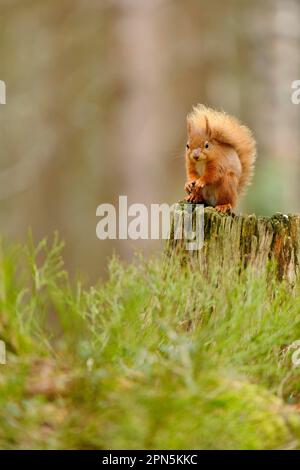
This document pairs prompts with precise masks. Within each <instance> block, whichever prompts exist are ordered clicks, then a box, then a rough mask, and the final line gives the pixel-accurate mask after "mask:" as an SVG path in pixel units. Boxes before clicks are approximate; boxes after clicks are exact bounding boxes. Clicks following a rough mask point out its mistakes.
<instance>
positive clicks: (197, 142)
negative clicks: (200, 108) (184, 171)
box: [186, 116, 219, 163]
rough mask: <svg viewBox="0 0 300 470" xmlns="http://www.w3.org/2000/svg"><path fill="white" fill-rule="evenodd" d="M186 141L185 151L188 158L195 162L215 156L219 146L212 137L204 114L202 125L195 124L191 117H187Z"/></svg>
mask: <svg viewBox="0 0 300 470" xmlns="http://www.w3.org/2000/svg"><path fill="white" fill-rule="evenodd" d="M187 131H188V141H187V144H186V152H187V156H188V158H189V159H190V160H191V161H193V162H195V163H197V162H201V161H209V160H212V159H214V158H215V152H216V150H217V147H219V144H218V142H217V141H216V140H215V139H213V138H212V131H211V128H210V125H209V121H208V118H207V116H204V119H203V125H201V126H199V125H196V124H195V122H193V120H192V119H191V118H189V117H188V118H187Z"/></svg>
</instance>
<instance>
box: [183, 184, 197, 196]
mask: <svg viewBox="0 0 300 470" xmlns="http://www.w3.org/2000/svg"><path fill="white" fill-rule="evenodd" d="M195 183H196V181H189V182H187V183H185V185H184V190H185V192H186V193H188V194H191V192H192V191H193V189H194V187H195Z"/></svg>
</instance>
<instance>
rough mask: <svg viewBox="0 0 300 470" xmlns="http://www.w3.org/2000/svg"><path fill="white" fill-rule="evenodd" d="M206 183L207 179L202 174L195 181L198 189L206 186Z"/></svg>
mask: <svg viewBox="0 0 300 470" xmlns="http://www.w3.org/2000/svg"><path fill="white" fill-rule="evenodd" d="M205 184H206V183H205V180H204V179H203V177H202V176H201V177H200V178H198V179H197V181H196V183H195V187H196V189H202V188H204V186H205Z"/></svg>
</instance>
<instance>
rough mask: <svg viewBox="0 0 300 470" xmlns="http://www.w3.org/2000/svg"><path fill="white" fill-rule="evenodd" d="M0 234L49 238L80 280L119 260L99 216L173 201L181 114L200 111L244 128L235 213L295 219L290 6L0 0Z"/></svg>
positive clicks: (257, 1) (297, 117)
mask: <svg viewBox="0 0 300 470" xmlns="http://www.w3.org/2000/svg"><path fill="white" fill-rule="evenodd" d="M0 79H1V80H4V81H5V82H6V86H7V104H6V105H1V106H0V143H1V149H0V152H1V153H0V155H1V157H0V224H1V235H4V236H6V237H9V238H13V239H16V240H20V241H23V240H24V239H25V237H26V233H27V231H28V228H29V227H32V230H33V233H34V236H35V238H36V239H39V238H41V237H44V236H45V235H48V236H50V235H51V234H52V233H53V231H54V230H58V231H59V233H60V235H61V237H62V238H63V239H64V240H65V242H66V251H65V255H66V260H67V265H68V267H69V268H70V269H71V270H72V271H73V272H76V269H77V268H80V270H82V271H83V272H85V273H86V274H87V276H88V278H89V279H90V280H91V281H94V280H95V279H96V278H98V276H99V275H103V274H104V273H105V266H106V259H107V257H108V256H109V255H110V254H111V253H112V252H113V251H116V252H117V253H119V254H120V255H121V256H122V257H123V258H125V259H126V258H130V256H131V254H132V251H133V250H135V249H140V248H141V249H142V250H143V251H145V252H147V253H148V252H151V251H153V250H156V249H158V248H159V247H160V246H161V244H160V243H159V242H150V241H143V242H138V243H137V242H132V241H105V242H104V241H99V240H97V239H96V233H95V229H96V224H97V218H96V208H97V206H98V205H99V204H101V203H104V202H109V203H113V204H117V203H118V197H119V195H122V194H124V195H128V202H129V203H134V202H139V203H146V204H150V203H161V202H167V203H173V202H175V201H177V200H178V199H181V198H182V197H183V195H184V192H183V186H184V182H185V171H184V159H183V155H184V148H185V143H186V114H187V113H188V112H189V111H190V109H191V107H192V105H193V104H197V103H198V102H202V103H205V104H208V105H211V106H213V107H217V108H224V109H225V110H226V111H228V112H230V113H233V114H235V115H237V116H238V117H239V118H240V119H241V120H243V121H244V122H245V123H246V124H248V125H249V126H250V127H251V128H252V129H253V131H254V133H255V136H256V138H257V142H258V161H257V170H256V174H255V179H254V184H253V186H252V188H251V190H250V191H249V193H248V194H247V197H246V198H245V199H244V200H243V202H242V204H241V207H240V210H243V211H247V212H256V213H258V214H271V213H273V212H276V211H282V212H285V213H286V212H296V211H298V212H299V211H300V185H299V181H300V137H299V126H300V105H299V106H297V105H294V104H292V101H291V94H292V90H291V84H292V82H293V81H294V80H297V79H300V1H299V0H285V1H282V0H251V1H249V2H246V1H243V0H239V1H238V0H223V1H221V0H218V1H217V0H209V1H208V0H185V1H182V0H42V1H41V0H0Z"/></svg>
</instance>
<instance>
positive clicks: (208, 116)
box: [188, 104, 256, 194]
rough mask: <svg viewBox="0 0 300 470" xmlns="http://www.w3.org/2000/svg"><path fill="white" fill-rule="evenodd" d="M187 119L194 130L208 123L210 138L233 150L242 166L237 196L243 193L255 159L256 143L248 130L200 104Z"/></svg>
mask: <svg viewBox="0 0 300 470" xmlns="http://www.w3.org/2000/svg"><path fill="white" fill-rule="evenodd" d="M188 119H189V120H191V121H192V123H193V124H194V126H195V127H196V128H197V127H198V128H204V129H205V126H207V123H208V125H209V131H210V135H211V137H212V138H215V139H216V140H217V141H218V142H220V143H224V144H228V145H230V146H231V147H233V148H234V149H235V151H236V153H237V154H238V156H239V159H240V162H241V165H242V175H241V178H240V181H239V188H238V190H239V194H241V193H243V192H244V190H245V189H246V187H247V186H248V185H249V184H250V182H251V179H252V176H253V170H254V163H255V159H256V142H255V140H254V137H253V135H252V132H251V131H250V129H249V128H248V127H247V126H244V125H243V124H241V123H240V121H239V120H238V119H236V118H235V117H233V116H230V115H229V114H227V113H225V112H224V111H216V110H214V109H212V108H208V107H206V106H204V105H202V104H199V105H198V106H195V107H194V108H193V111H192V112H191V114H189V116H188Z"/></svg>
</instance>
